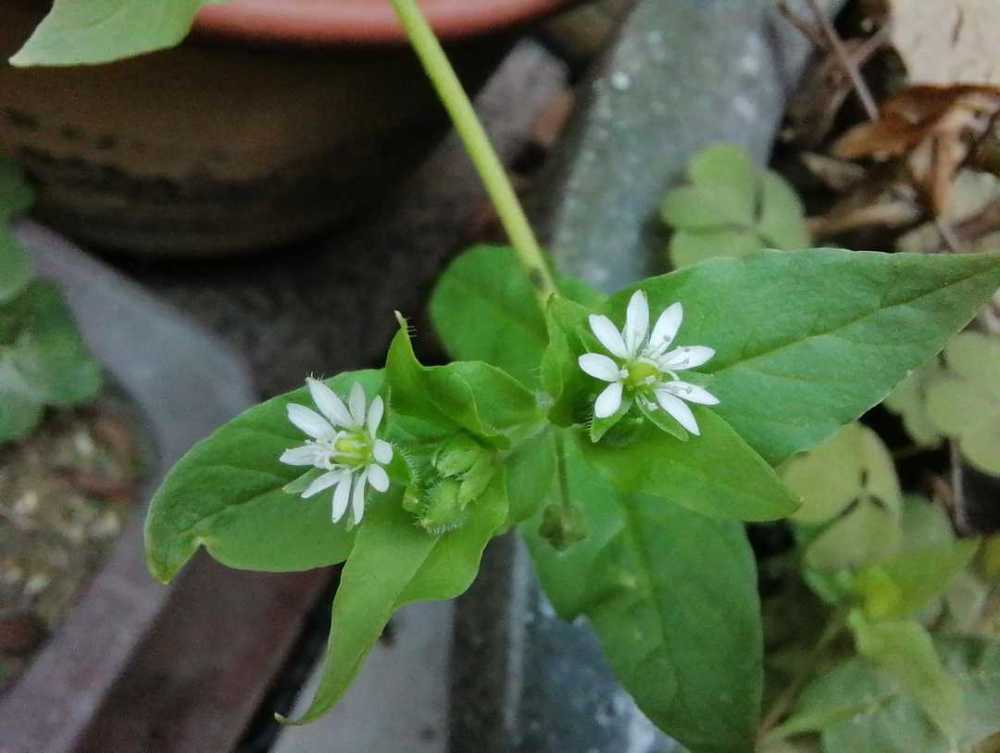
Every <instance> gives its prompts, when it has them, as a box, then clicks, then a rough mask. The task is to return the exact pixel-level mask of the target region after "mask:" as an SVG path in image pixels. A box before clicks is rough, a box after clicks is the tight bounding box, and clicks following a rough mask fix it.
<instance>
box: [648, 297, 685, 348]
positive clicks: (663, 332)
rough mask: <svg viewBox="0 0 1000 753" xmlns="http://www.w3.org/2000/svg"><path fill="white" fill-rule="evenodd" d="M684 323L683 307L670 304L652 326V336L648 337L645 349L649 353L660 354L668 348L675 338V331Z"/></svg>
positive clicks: (678, 304) (677, 304)
mask: <svg viewBox="0 0 1000 753" xmlns="http://www.w3.org/2000/svg"><path fill="white" fill-rule="evenodd" d="M683 321H684V306H682V305H681V304H680V303H672V304H670V305H669V306H667V308H666V309H665V310H664V312H663V313H662V314H660V317H659V318H658V319H657V320H656V324H655V325H654V326H653V334H651V335H650V336H649V345H648V346H647V349H648V351H649V352H650V353H652V354H655V353H662V352H663V351H665V350H666V349H667V348H669V347H670V343H672V342H673V341H674V338H675V337H677V331H678V330H679V329H680V328H681V322H683Z"/></svg>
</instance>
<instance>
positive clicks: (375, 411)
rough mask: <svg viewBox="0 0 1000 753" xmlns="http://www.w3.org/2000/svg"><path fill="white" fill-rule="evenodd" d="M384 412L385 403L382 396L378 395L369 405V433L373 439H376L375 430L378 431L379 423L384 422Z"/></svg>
mask: <svg viewBox="0 0 1000 753" xmlns="http://www.w3.org/2000/svg"><path fill="white" fill-rule="evenodd" d="M384 413H385V403H384V402H383V401H382V396H381V395H376V396H375V399H374V400H372V404H371V405H369V406H368V434H369V435H371V438H372V439H375V432H377V431H378V425H379V424H380V423H382V414H384Z"/></svg>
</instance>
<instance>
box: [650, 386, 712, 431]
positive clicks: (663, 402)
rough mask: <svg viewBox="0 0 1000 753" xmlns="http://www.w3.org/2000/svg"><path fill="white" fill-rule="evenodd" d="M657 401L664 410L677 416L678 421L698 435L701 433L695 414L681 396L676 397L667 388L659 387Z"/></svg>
mask: <svg viewBox="0 0 1000 753" xmlns="http://www.w3.org/2000/svg"><path fill="white" fill-rule="evenodd" d="M656 402H658V403H659V404H660V407H661V408H663V410H665V411H666V412H667V413H669V414H670V415H671V416H673V417H674V418H676V419H677V423H679V424H680V425H681V426H683V427H684V428H685V429H687V430H688V431H689V432H691V433H692V434H694V435H695V436H696V437H697V436H698V435H699V434H701V432H700V431H699V430H698V422H697V421H696V420H695V418H694V414H693V413H692V412H691V409H690V408H688V407H687V405H685V403H684V401H683V400H681V399H680V398H679V397H674V396H673V395H671V394H670V393H669V392H667V390H664V389H658V390H656Z"/></svg>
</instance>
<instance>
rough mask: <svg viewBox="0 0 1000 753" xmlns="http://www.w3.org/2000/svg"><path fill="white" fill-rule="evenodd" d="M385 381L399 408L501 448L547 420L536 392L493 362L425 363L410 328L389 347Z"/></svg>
mask: <svg viewBox="0 0 1000 753" xmlns="http://www.w3.org/2000/svg"><path fill="white" fill-rule="evenodd" d="M385 370H386V381H387V382H388V384H389V388H390V390H391V393H392V402H393V405H394V406H395V408H396V410H398V411H399V412H400V413H404V414H406V415H408V416H414V417H416V418H420V419H422V420H424V421H428V422H431V423H434V424H438V425H440V426H445V427H448V426H450V427H452V428H453V429H464V430H465V431H467V432H469V433H471V434H472V435H473V436H476V437H478V438H480V439H483V440H485V441H488V442H490V443H492V444H494V445H496V446H498V447H502V448H506V447H509V446H510V438H511V436H512V435H514V434H519V433H523V432H524V431H525V430H526V429H528V428H529V427H533V426H537V424H538V423H539V422H540V421H541V419H542V414H541V411H540V410H539V408H538V405H537V403H536V401H535V396H534V395H533V394H532V393H531V392H529V391H528V390H527V389H526V388H525V387H524V386H522V385H521V384H520V382H518V381H517V380H516V379H514V378H513V377H511V376H510V375H509V374H507V373H506V372H504V371H502V370H500V369H498V368H497V367H495V366H492V365H490V364H488V363H483V362H479V361H455V362H453V363H449V364H447V365H445V366H423V365H422V364H421V363H420V362H419V361H417V357H416V355H415V354H414V352H413V344H412V342H411V341H410V336H409V333H408V332H407V331H406V329H405V327H404V328H402V329H400V331H399V332H398V333H396V336H395V337H394V338H393V340H392V344H391V345H390V346H389V354H388V356H387V357H386V367H385Z"/></svg>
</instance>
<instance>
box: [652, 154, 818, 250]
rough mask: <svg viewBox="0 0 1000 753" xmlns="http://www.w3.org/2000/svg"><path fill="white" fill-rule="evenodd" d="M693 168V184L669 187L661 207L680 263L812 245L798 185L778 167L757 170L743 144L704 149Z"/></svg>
mask: <svg viewBox="0 0 1000 753" xmlns="http://www.w3.org/2000/svg"><path fill="white" fill-rule="evenodd" d="M689 174H690V178H691V183H692V185H691V186H685V187H682V188H677V189H674V190H673V191H671V192H670V193H668V194H667V196H666V198H665V199H664V201H663V205H662V207H661V216H662V217H663V220H664V221H665V222H667V223H668V224H669V225H671V226H673V227H674V229H675V232H674V235H673V237H672V238H671V241H670V255H671V259H672V261H673V263H674V266H675V267H678V268H679V267H684V266H688V265H691V264H696V263H698V262H701V261H704V260H706V259H711V258H716V257H739V256H746V255H748V254H751V253H754V252H755V251H759V250H761V249H762V248H767V247H771V248H782V249H797V248H804V247H805V246H807V245H808V243H809V233H808V231H807V230H806V226H805V219H804V213H803V208H802V203H801V202H800V201H799V198H798V196H797V195H796V194H795V191H794V190H792V188H791V187H790V186H789V185H788V184H787V183H786V182H785V181H784V180H783V179H782V178H781V176H779V175H778V174H777V173H774V172H772V171H770V170H761V171H758V170H756V169H755V168H754V166H753V162H752V161H751V159H750V156H749V154H747V152H746V151H745V150H744V149H742V148H741V147H737V146H732V145H722V146H715V147H710V148H708V149H706V150H704V151H703V152H701V153H700V154H698V155H697V156H696V157H695V158H694V159H693V160H692V163H691V167H690V170H689Z"/></svg>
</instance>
